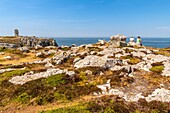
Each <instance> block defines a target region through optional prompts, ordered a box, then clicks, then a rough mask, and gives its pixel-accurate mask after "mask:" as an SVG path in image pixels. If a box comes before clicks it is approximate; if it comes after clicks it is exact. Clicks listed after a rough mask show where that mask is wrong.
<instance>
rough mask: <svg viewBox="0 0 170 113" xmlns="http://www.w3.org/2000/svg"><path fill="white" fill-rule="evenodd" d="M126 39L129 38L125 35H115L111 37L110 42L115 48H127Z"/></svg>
mask: <svg viewBox="0 0 170 113" xmlns="http://www.w3.org/2000/svg"><path fill="white" fill-rule="evenodd" d="M126 38H127V37H126V36H124V35H120V34H117V35H114V36H111V37H110V42H111V43H112V45H113V46H115V47H119V46H127V43H126Z"/></svg>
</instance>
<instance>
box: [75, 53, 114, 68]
mask: <svg viewBox="0 0 170 113" xmlns="http://www.w3.org/2000/svg"><path fill="white" fill-rule="evenodd" d="M116 63H117V59H113V58H107V56H103V57H100V56H96V55H89V56H87V57H85V58H84V59H82V60H79V61H78V62H76V63H75V65H74V67H75V68H85V67H101V68H110V67H113V66H114V65H116Z"/></svg>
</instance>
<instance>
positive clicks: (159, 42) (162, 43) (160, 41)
mask: <svg viewBox="0 0 170 113" xmlns="http://www.w3.org/2000/svg"><path fill="white" fill-rule="evenodd" d="M54 39H55V40H56V42H57V44H58V45H59V46H62V45H63V46H71V45H72V44H76V45H77V46H79V45H82V44H94V43H97V42H98V40H99V39H100V40H105V41H109V40H110V38H109V37H98V38H97V37H96V38H94V37H92V38H91V37H86V38H84V37H80V38H73V37H69V38H65V37H64V38H54ZM129 39H130V38H127V42H129ZM142 44H143V45H144V46H150V47H155V48H167V47H170V38H142Z"/></svg>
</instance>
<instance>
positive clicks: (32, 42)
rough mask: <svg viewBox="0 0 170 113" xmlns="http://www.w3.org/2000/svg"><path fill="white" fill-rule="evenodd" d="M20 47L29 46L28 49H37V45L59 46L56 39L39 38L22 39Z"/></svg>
mask: <svg viewBox="0 0 170 113" xmlns="http://www.w3.org/2000/svg"><path fill="white" fill-rule="evenodd" d="M20 45H21V46H28V47H36V46H37V45H40V46H42V47H46V46H58V45H57V43H56V41H55V40H54V39H48V38H37V37H21V38H20Z"/></svg>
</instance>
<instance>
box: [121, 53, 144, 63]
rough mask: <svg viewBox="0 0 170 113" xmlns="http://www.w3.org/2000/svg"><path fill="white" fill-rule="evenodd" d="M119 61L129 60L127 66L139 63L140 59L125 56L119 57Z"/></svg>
mask: <svg viewBox="0 0 170 113" xmlns="http://www.w3.org/2000/svg"><path fill="white" fill-rule="evenodd" d="M120 59H122V60H123V59H129V61H128V63H129V64H132V65H133V64H137V63H139V62H140V61H141V59H140V58H138V57H132V56H131V55H127V56H121V57H120Z"/></svg>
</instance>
